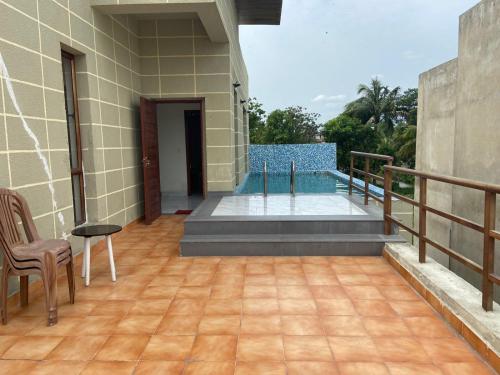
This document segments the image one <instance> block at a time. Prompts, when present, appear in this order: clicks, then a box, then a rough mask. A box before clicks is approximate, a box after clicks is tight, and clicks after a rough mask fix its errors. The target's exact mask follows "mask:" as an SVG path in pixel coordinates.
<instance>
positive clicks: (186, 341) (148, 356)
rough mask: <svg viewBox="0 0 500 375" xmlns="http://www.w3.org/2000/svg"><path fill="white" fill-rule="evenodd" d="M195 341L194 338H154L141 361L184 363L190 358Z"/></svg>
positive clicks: (157, 336) (158, 336) (148, 344)
mask: <svg viewBox="0 0 500 375" xmlns="http://www.w3.org/2000/svg"><path fill="white" fill-rule="evenodd" d="M194 339H195V337H194V336H161V335H155V336H152V337H151V339H150V340H149V342H148V343H147V346H146V348H145V349H144V353H142V357H141V359H142V360H147V361H183V360H185V359H187V358H188V357H189V353H191V348H192V347H193V343H194Z"/></svg>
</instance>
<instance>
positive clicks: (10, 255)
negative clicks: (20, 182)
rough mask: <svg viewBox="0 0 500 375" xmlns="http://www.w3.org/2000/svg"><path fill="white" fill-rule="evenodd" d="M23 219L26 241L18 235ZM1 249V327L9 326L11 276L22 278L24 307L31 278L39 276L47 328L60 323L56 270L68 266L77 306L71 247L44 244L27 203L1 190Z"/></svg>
mask: <svg viewBox="0 0 500 375" xmlns="http://www.w3.org/2000/svg"><path fill="white" fill-rule="evenodd" d="M19 219H21V222H22V225H23V228H24V232H25V236H26V240H27V241H25V240H24V239H23V237H22V236H21V233H20V231H19V227H18V222H19ZM0 248H1V249H2V252H3V267H2V269H3V272H2V285H1V302H2V306H1V307H2V324H7V293H8V279H9V276H10V275H12V276H19V277H20V297H21V306H26V305H27V304H28V276H29V275H40V276H41V278H42V281H43V286H44V289H45V304H46V308H47V313H48V325H49V326H51V325H54V324H56V323H57V268H58V267H59V266H62V265H66V272H67V275H68V286H69V297H70V302H71V303H74V302H75V281H74V275H73V255H72V252H71V245H70V243H69V242H68V241H65V240H42V239H41V238H40V236H39V235H38V232H37V230H36V227H35V224H34V223H33V217H32V216H31V213H30V210H29V208H28V204H27V203H26V200H25V199H24V198H23V197H22V196H21V195H20V194H18V193H16V192H14V191H12V190H9V189H4V188H0Z"/></svg>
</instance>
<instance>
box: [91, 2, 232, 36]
mask: <svg viewBox="0 0 500 375" xmlns="http://www.w3.org/2000/svg"><path fill="white" fill-rule="evenodd" d="M90 4H91V5H92V6H93V7H94V8H96V9H99V10H100V11H101V12H102V13H104V14H130V15H136V16H138V17H142V16H143V17H152V16H155V15H157V16H158V18H162V17H164V16H166V15H168V17H169V18H175V16H176V15H178V17H179V18H185V17H186V15H187V14H196V15H197V16H198V17H199V18H200V20H201V22H202V23H203V26H204V27H205V30H206V31H207V34H208V36H209V38H210V40H212V41H213V42H218V43H227V42H228V41H229V38H228V36H227V33H226V29H225V28H224V21H223V20H222V18H221V15H220V13H219V10H218V9H217V4H216V3H215V1H214V2H201V1H200V2H191V3H187V2H171V3H149V4H145V3H143V2H139V1H137V2H135V3H134V1H128V2H127V3H126V4H123V3H122V4H116V3H111V4H110V1H109V0H91V1H90Z"/></svg>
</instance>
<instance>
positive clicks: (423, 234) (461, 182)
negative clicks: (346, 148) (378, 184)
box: [351, 163, 500, 311]
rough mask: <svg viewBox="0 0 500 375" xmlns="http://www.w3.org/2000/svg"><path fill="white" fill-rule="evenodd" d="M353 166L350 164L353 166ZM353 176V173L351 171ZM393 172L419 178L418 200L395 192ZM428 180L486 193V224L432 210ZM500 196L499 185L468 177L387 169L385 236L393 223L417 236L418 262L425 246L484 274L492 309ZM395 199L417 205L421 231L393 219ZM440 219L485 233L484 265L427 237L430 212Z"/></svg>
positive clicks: (499, 281) (485, 303) (497, 281)
mask: <svg viewBox="0 0 500 375" xmlns="http://www.w3.org/2000/svg"><path fill="white" fill-rule="evenodd" d="M352 164H353V163H351V165H352ZM351 173H352V172H351ZM393 173H400V174H406V175H410V176H414V177H417V178H419V187H420V189H419V199H418V201H417V200H416V199H415V200H414V199H410V198H406V197H403V196H402V195H400V194H397V193H395V192H393V191H392V181H393ZM428 180H433V181H438V182H443V183H447V184H451V185H456V186H461V187H466V188H471V189H475V190H480V191H483V192H484V224H483V225H481V224H478V223H475V222H473V221H471V220H468V219H466V218H463V217H460V216H457V215H454V214H451V213H448V212H444V211H441V210H438V209H436V208H433V207H430V206H429V204H428V202H427V182H428ZM497 194H500V185H495V184H489V183H485V182H478V181H474V180H469V179H465V178H459V177H453V176H445V175H440V174H436V173H428V172H423V171H417V170H414V169H408V168H402V167H395V166H392V165H390V164H389V165H385V166H384V222H385V225H384V228H385V234H391V233H392V224H395V225H397V226H399V227H401V228H403V229H405V230H407V231H408V232H409V233H411V234H413V235H414V236H416V237H418V239H419V245H418V258H419V262H421V263H425V261H426V247H427V245H430V246H432V247H434V248H435V249H437V250H439V251H441V252H443V253H445V254H447V255H448V256H450V257H452V258H453V259H455V260H457V261H458V262H460V263H462V264H463V265H465V266H466V267H468V268H469V269H471V270H473V271H475V272H477V273H480V274H481V275H482V286H481V291H482V294H483V300H482V305H483V309H485V310H486V311H491V310H492V309H493V284H498V285H500V277H499V276H498V275H496V274H495V273H494V261H495V257H494V254H495V240H500V232H499V231H497V230H496V229H495V220H496V196H497ZM392 197H396V198H399V199H401V200H402V201H405V202H407V203H410V204H412V205H413V206H416V207H417V208H418V210H419V225H418V230H416V229H413V228H410V227H409V226H407V225H405V224H403V223H401V222H400V221H399V220H398V219H397V218H395V217H394V216H392V204H391V198H392ZM428 212H430V213H432V214H435V215H438V216H441V217H443V218H445V219H448V220H450V221H452V222H455V223H458V224H460V225H463V226H465V227H468V228H470V229H473V230H476V231H478V232H481V233H483V264H482V266H481V265H479V264H477V263H476V262H473V261H472V260H470V259H468V258H466V257H465V256H463V255H462V254H459V253H458V252H456V251H454V250H452V249H450V248H448V247H446V246H443V245H441V244H439V243H437V242H435V241H433V240H432V239H430V238H429V237H428V236H427V230H426V229H427V213H428Z"/></svg>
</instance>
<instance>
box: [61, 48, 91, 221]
mask: <svg viewBox="0 0 500 375" xmlns="http://www.w3.org/2000/svg"><path fill="white" fill-rule="evenodd" d="M62 68H63V81H64V98H65V104H66V122H67V125H68V141H69V160H70V166H71V184H72V186H73V210H74V215H75V225H80V224H82V223H83V222H85V194H84V189H83V167H82V146H81V142H80V122H79V118H78V101H77V99H76V98H77V96H76V74H75V57H74V56H73V55H70V54H69V53H66V52H62Z"/></svg>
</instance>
